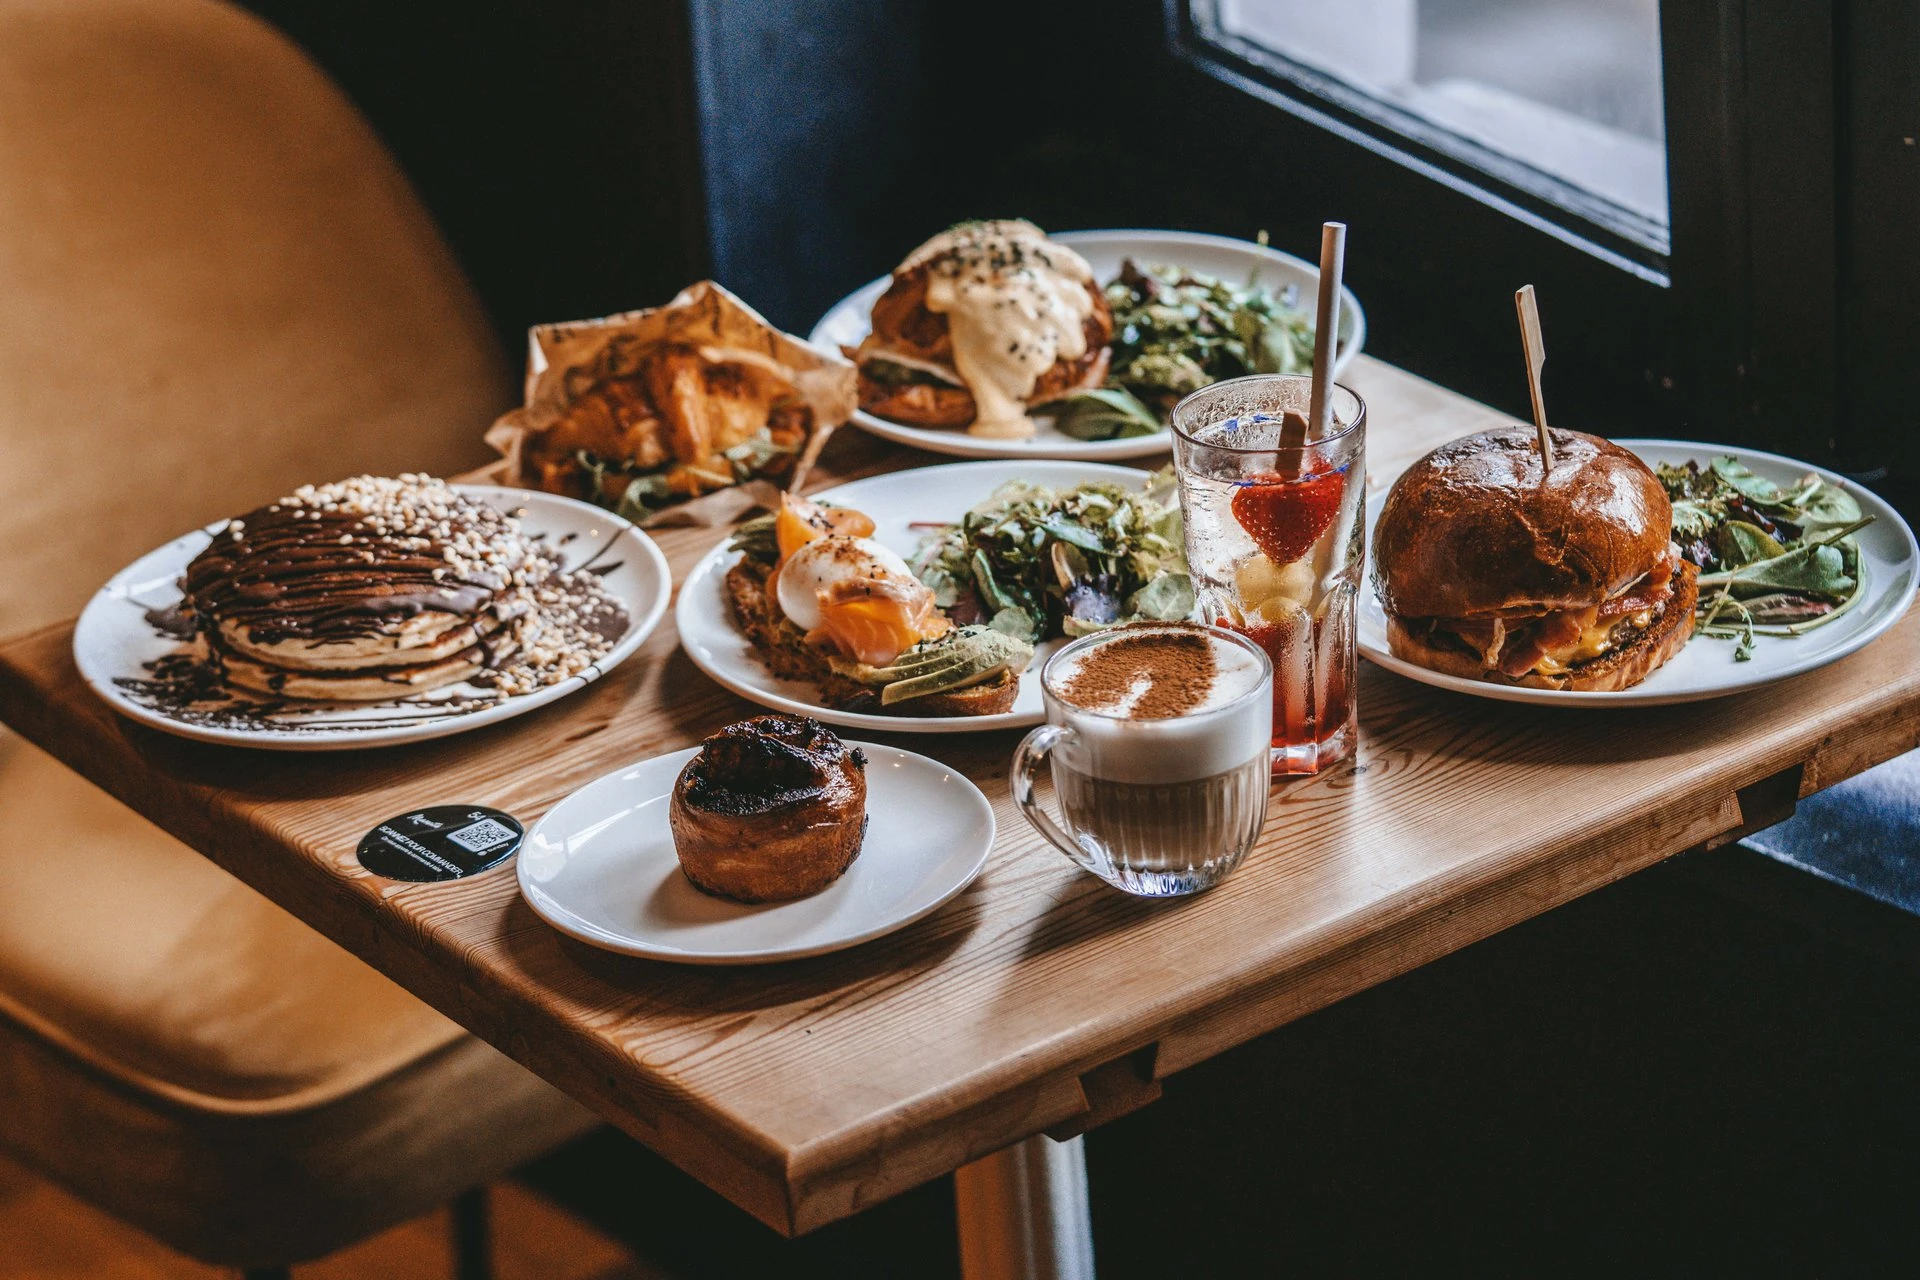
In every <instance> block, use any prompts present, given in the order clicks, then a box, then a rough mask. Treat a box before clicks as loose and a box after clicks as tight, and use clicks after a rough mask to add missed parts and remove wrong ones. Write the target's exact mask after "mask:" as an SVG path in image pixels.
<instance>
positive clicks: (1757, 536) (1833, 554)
mask: <svg viewBox="0 0 1920 1280" xmlns="http://www.w3.org/2000/svg"><path fill="white" fill-rule="evenodd" d="M1656 471H1657V472H1658V474H1659V476H1660V483H1661V484H1662V485H1664V486H1665V487H1666V490H1667V496H1668V497H1670V498H1671V499H1673V540H1674V541H1675V542H1676V543H1678V544H1679V547H1680V554H1681V555H1683V556H1685V557H1686V558H1687V559H1688V560H1690V561H1692V562H1693V563H1694V564H1695V565H1697V566H1698V567H1699V569H1700V603H1699V606H1698V608H1699V613H1698V616H1697V618H1696V621H1695V624H1694V633H1695V634H1696V635H1704V636H1711V637H1713V638H1715V639H1720V640H1733V641H1737V642H1738V643H1737V644H1736V646H1735V648H1734V652H1733V656H1734V659H1735V660H1736V661H1739V662H1745V661H1747V660H1748V659H1749V658H1751V657H1752V656H1753V645H1754V637H1756V636H1762V635H1770V636H1796V635H1801V634H1803V633H1805V632H1807V631H1811V630H1813V629H1814V628H1815V627H1821V626H1825V625H1826V624H1827V623H1829V622H1832V621H1833V620H1834V619H1835V618H1837V617H1839V616H1840V615H1841V614H1843V613H1845V612H1846V611H1847V610H1848V609H1850V608H1852V607H1853V605H1854V603H1855V602H1856V601H1857V600H1858V599H1859V598H1860V595H1861V592H1862V589H1863V587H1864V585H1865V584H1864V581H1863V574H1862V573H1861V564H1860V547H1859V544H1858V543H1857V542H1855V541H1854V538H1853V535H1854V534H1856V533H1858V532H1859V531H1860V530H1861V529H1863V528H1865V527H1866V526H1867V525H1869V524H1871V523H1873V517H1872V516H1863V515H1862V514H1861V512H1860V504H1859V503H1858V502H1857V501H1855V499H1854V497H1853V495H1852V494H1850V493H1848V492H1847V491H1846V490H1845V489H1844V488H1842V487H1841V486H1839V485H1837V484H1832V483H1829V482H1828V481H1826V480H1823V479H1822V478H1820V477H1819V476H1817V475H1812V474H1809V475H1806V476H1803V477H1802V478H1801V479H1800V480H1798V481H1796V482H1795V483H1794V484H1793V485H1792V486H1790V487H1788V488H1781V487H1780V486H1779V485H1777V484H1774V483H1773V482H1772V481H1770V480H1767V479H1765V478H1764V477H1762V476H1759V475H1756V474H1755V473H1754V472H1753V471H1752V470H1751V469H1750V468H1748V467H1747V466H1746V465H1745V464H1743V463H1741V462H1740V461H1739V460H1737V459H1735V458H1715V459H1714V460H1713V462H1712V463H1711V464H1710V465H1709V466H1707V467H1705V468H1702V467H1701V466H1700V465H1699V464H1698V463H1696V462H1691V461H1690V462H1688V463H1686V464H1685V465H1684V466H1681V465H1675V464H1669V463H1661V464H1660V465H1659V466H1658V467H1657V468H1656Z"/></svg>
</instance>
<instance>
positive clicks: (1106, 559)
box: [913, 467, 1194, 644]
mask: <svg viewBox="0 0 1920 1280" xmlns="http://www.w3.org/2000/svg"><path fill="white" fill-rule="evenodd" d="M932 528H933V529H934V530H935V531H934V532H933V533H932V535H931V536H930V537H929V538H928V539H927V541H926V542H925V543H923V544H922V546H921V548H920V551H919V553H918V554H917V555H916V556H915V557H914V560H913V570H914V572H915V573H916V574H917V575H918V576H919V578H920V580H921V581H922V582H924V583H926V584H927V585H928V586H930V587H932V588H933V592H934V601H935V603H937V604H938V605H939V606H940V607H941V608H942V609H943V610H945V611H946V614H947V616H948V617H950V618H952V619H953V621H954V622H955V623H958V624H960V625H961V626H966V625H968V624H978V623H984V624H986V625H987V626H989V627H991V628H992V629H993V630H995V631H1000V632H1004V633H1005V634H1007V635H1011V636H1015V637H1017V638H1019V639H1021V640H1025V641H1027V642H1028V643H1030V644H1034V643H1038V642H1039V641H1041V640H1043V639H1046V638H1048V637H1051V636H1063V635H1064V636H1080V635H1086V634H1088V633H1089V632H1093V631H1098V630H1100V629H1101V628H1103V627H1109V626H1113V625H1115V624H1117V623H1122V622H1133V621H1137V620H1141V619H1156V620H1161V621H1170V620H1174V619H1179V618H1185V617H1186V616H1187V615H1188V614H1189V613H1191V612H1192V611H1193V604H1194V596H1193V580H1192V578H1190V577H1189V576H1188V574H1187V561H1186V554H1185V552H1184V550H1183V549H1182V546H1183V543H1182V537H1183V535H1182V530H1181V523H1180V504H1179V501H1178V497H1177V494H1176V490H1175V486H1174V480H1173V471H1172V468H1170V467H1169V468H1166V469H1164V470H1162V471H1160V472H1158V473H1156V474H1155V475H1153V476H1152V477H1150V478H1149V480H1148V482H1147V486H1146V488H1145V489H1144V490H1141V489H1134V488H1130V487H1128V486H1125V485H1120V484H1114V483H1111V482H1108V481H1093V482H1089V483H1087V484H1083V485H1080V486H1079V487H1077V488H1074V489H1069V490H1066V491H1065V492H1055V491H1053V490H1051V489H1048V488H1045V487H1043V486H1040V485H1034V484H1028V483H1026V482H1025V481H1013V482H1010V483H1008V484H1004V485H1001V486H1000V487H999V488H998V489H996V490H994V492H993V494H992V495H991V496H990V497H989V498H988V499H987V500H986V501H985V502H982V503H981V504H980V505H979V506H977V507H975V508H973V510H971V511H969V512H967V514H966V515H964V516H962V517H961V518H960V520H959V522H958V523H955V524H940V525H936V526H932Z"/></svg>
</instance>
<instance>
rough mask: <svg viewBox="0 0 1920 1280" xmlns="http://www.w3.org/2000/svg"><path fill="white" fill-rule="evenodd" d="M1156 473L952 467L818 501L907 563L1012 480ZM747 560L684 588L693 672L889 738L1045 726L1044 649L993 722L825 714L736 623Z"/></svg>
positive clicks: (678, 611) (919, 470)
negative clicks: (735, 571)
mask: <svg viewBox="0 0 1920 1280" xmlns="http://www.w3.org/2000/svg"><path fill="white" fill-rule="evenodd" d="M1146 475H1147V473H1146V472H1144V471H1141V470H1139V469H1138V468H1135V467H1115V466H1103V465H1101V464H1100V463H1094V462H953V463H947V464H945V465H943V466H937V467H915V468H913V469H911V470H907V471H893V472H889V473H888V474H886V475H883V476H871V477H869V478H867V479H865V480H855V481H853V482H851V483H850V484H843V485H840V486H838V487H836V488H832V489H827V490H825V491H823V492H820V493H815V494H810V495H809V496H810V497H813V498H815V499H820V500H824V501H827V502H834V503H839V504H840V505H842V506H848V507H854V508H856V509H858V510H860V511H864V512H866V513H867V514H868V515H869V516H872V517H873V522H874V531H873V536H874V537H875V538H876V539H877V540H878V541H880V542H882V543H884V544H885V545H886V546H888V547H891V548H892V549H893V550H895V551H898V552H899V553H900V554H901V555H902V556H905V557H906V558H907V559H908V560H911V559H912V558H913V553H914V552H915V551H917V550H918V549H919V547H920V543H921V542H922V541H923V540H924V539H925V538H926V537H927V535H928V533H929V532H931V531H930V530H927V529H916V528H914V527H912V526H913V525H914V524H916V523H921V522H926V521H939V522H943V523H944V522H948V521H953V520H958V519H959V518H960V517H961V516H962V515H964V514H966V512H967V510H968V509H969V508H971V507H973V506H974V505H976V504H977V503H979V502H981V501H983V500H985V499H986V498H987V497H988V496H989V495H990V494H992V492H993V491H994V490H995V489H997V488H999V487H1000V486H1001V485H1002V484H1004V483H1006V482H1007V481H1009V480H1028V481H1032V482H1033V483H1036V484H1044V485H1047V486H1048V487H1049V488H1054V489H1071V488H1072V487H1073V486H1075V485H1077V484H1083V483H1085V482H1086V481H1088V480H1118V481H1120V482H1121V483H1122V484H1132V485H1136V486H1137V485H1139V484H1140V483H1141V482H1142V481H1143V480H1145V478H1146ZM737 559H739V554H738V553H737V552H733V551H729V550H728V549H727V544H726V543H724V542H723V543H721V544H720V545H719V546H717V547H715V548H714V549H713V550H711V551H709V552H708V553H707V554H706V555H705V556H703V557H702V558H701V560H700V563H698V564H696V565H694V566H693V568H692V570H691V571H690V572H688V574H687V576H686V580H685V581H684V582H682V583H681V584H680V599H679V602H678V603H677V604H675V605H674V614H673V621H674V625H675V626H676V627H678V628H679V630H680V644H681V646H682V647H683V648H684V649H686V651H687V656H688V657H690V658H692V659H693V662H694V665H695V666H697V667H699V668H700V669H701V670H702V671H704V672H706V673H707V674H708V675H710V676H712V677H713V678H714V679H715V680H717V681H718V682H719V683H721V684H723V685H725V686H726V687H727V688H729V689H731V690H733V691H734V692H735V693H737V694H739V695H740V696H741V697H743V698H749V699H751V700H753V701H754V702H757V703H759V704H760V705H761V706H763V707H771V708H773V709H774V710H775V711H787V712H791V713H793V714H794V715H802V716H812V717H813V718H814V719H816V720H824V721H826V722H827V723H828V724H837V725H842V726H845V727H847V728H851V729H872V730H875V731H878V732H887V733H973V732H977V731H979V730H983V729H1013V728H1020V727H1024V726H1026V725H1035V724H1039V723H1040V722H1041V721H1042V720H1044V719H1046V711H1045V709H1044V708H1043V707H1042V706H1041V705H1040V667H1041V664H1042V663H1044V662H1045V661H1046V657H1047V654H1048V653H1050V652H1051V651H1052V646H1050V645H1046V644H1043V645H1041V646H1040V647H1039V651H1038V652H1036V653H1035V654H1034V658H1033V661H1032V662H1031V663H1030V664H1028V666H1027V670H1026V672H1025V674H1023V675H1022V676H1021V677H1020V693H1019V696H1018V697H1017V698H1016V699H1015V701H1014V704H1013V710H1011V711H1006V712H1002V713H1000V714H999V715H991V716H876V715H869V714H867V713H865V712H859V711H838V710H835V709H834V708H832V707H824V706H821V705H820V700H819V699H820V691H819V690H818V689H816V688H815V687H814V686H813V685H811V684H808V683H806V682H805V681H800V680H781V679H778V678H776V677H775V676H774V675H773V673H772V672H770V671H768V670H767V668H766V666H765V665H764V664H763V663H762V662H761V661H760V658H759V656H758V653H757V651H756V650H755V649H754V647H753V645H752V644H750V643H749V642H748V641H747V638H746V637H745V636H744V635H742V634H740V628H738V627H736V626H735V625H734V624H733V611H732V609H731V608H730V607H729V606H728V604H727V589H726V583H725V578H726V573H727V570H728V569H730V568H731V567H732V566H733V563H734V561H735V560H737Z"/></svg>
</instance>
